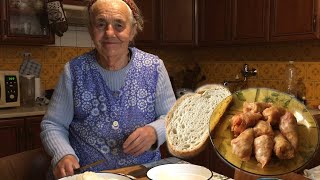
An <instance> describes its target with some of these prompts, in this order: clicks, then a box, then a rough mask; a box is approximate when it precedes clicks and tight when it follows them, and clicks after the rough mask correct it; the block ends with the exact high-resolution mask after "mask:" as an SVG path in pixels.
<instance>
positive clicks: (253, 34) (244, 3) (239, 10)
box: [232, 0, 270, 43]
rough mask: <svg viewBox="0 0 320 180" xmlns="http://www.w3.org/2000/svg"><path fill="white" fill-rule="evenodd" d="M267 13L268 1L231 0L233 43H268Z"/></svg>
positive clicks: (268, 13)
mask: <svg viewBox="0 0 320 180" xmlns="http://www.w3.org/2000/svg"><path fill="white" fill-rule="evenodd" d="M269 11H270V2H269V0H259V1H257V0H232V13H233V15H232V18H233V20H232V21H233V26H232V31H233V33H232V34H233V37H232V38H233V41H235V42H244V43H245V42H265V41H268V40H269V19H270V12H269Z"/></svg>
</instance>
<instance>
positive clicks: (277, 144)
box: [273, 131, 294, 159]
mask: <svg viewBox="0 0 320 180" xmlns="http://www.w3.org/2000/svg"><path fill="white" fill-rule="evenodd" d="M274 134H275V136H274V148H273V152H274V153H275V154H276V156H277V157H278V158H279V159H291V158H293V157H294V149H293V147H292V145H291V144H290V142H289V141H288V140H287V139H286V138H285V137H284V136H283V135H282V134H281V133H280V131H275V132H274Z"/></svg>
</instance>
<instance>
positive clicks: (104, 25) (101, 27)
mask: <svg viewBox="0 0 320 180" xmlns="http://www.w3.org/2000/svg"><path fill="white" fill-rule="evenodd" d="M96 27H97V28H98V29H105V27H106V23H105V22H98V23H96Z"/></svg>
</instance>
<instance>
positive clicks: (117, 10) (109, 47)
mask: <svg viewBox="0 0 320 180" xmlns="http://www.w3.org/2000/svg"><path fill="white" fill-rule="evenodd" d="M91 8H92V11H91V13H90V21H91V24H90V26H89V32H90V35H91V38H92V40H93V42H94V44H95V47H96V49H97V50H98V52H99V53H100V54H102V55H103V56H117V55H120V56H121V55H123V54H126V53H127V52H128V46H129V42H130V41H131V40H132V39H133V37H134V34H135V29H134V28H135V27H134V25H133V23H132V14H131V12H130V10H129V8H128V6H127V5H126V4H125V3H124V2H123V1H121V0H109V1H97V2H96V3H94V4H93V6H92V7H91Z"/></svg>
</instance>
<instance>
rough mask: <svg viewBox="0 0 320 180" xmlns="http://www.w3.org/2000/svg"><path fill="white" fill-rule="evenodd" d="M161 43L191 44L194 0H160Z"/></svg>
mask: <svg viewBox="0 0 320 180" xmlns="http://www.w3.org/2000/svg"><path fill="white" fill-rule="evenodd" d="M160 10H161V12H160V14H161V18H162V20H161V25H162V27H161V32H160V33H161V34H160V35H161V44H163V45H168V44H176V45H193V44H194V42H195V33H194V32H195V26H194V25H195V0H174V1H172V0H161V8H160Z"/></svg>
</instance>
